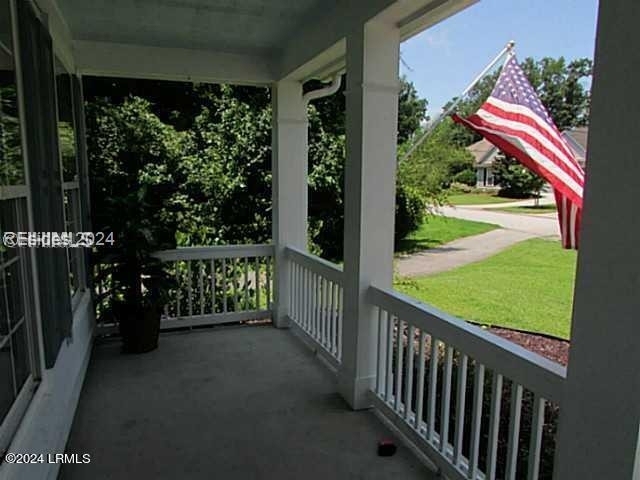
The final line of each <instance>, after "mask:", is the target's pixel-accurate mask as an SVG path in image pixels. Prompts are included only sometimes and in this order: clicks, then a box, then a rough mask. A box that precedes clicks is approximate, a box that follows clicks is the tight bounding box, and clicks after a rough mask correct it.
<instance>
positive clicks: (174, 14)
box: [59, 0, 338, 56]
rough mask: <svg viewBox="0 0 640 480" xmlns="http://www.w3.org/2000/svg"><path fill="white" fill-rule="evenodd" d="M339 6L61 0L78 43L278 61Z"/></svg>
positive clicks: (287, 0)
mask: <svg viewBox="0 0 640 480" xmlns="http://www.w3.org/2000/svg"><path fill="white" fill-rule="evenodd" d="M336 3H338V0H296V1H294V2H292V1H291V0H243V1H233V0H216V1H212V0H182V1H180V0H135V1H131V0H115V1H114V0H93V1H87V0H59V5H60V8H61V10H62V13H63V15H64V16H65V18H66V19H67V22H68V24H69V28H70V29H71V32H72V35H73V38H74V39H77V40H89V41H98V42H113V43H125V44H136V45H146V46H154V47H173V48H185V49H196V50H215V51H222V52H227V53H237V54H248V55H266V56H274V55H275V54H276V52H277V51H279V50H281V49H282V47H283V45H284V41H285V39H287V38H288V37H289V36H290V35H291V34H292V33H293V31H292V29H293V28H294V27H295V26H296V25H300V24H304V23H307V22H310V21H311V20H312V19H313V18H314V16H317V15H318V14H319V13H320V12H319V9H320V8H321V9H323V10H325V9H332V8H333V7H334V6H335V4H336Z"/></svg>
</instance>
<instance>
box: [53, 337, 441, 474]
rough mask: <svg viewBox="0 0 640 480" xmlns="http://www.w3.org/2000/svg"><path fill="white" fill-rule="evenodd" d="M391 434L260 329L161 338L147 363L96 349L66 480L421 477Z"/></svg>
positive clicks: (296, 349)
mask: <svg viewBox="0 0 640 480" xmlns="http://www.w3.org/2000/svg"><path fill="white" fill-rule="evenodd" d="M388 436H390V435H389V432H388V431H387V430H386V428H385V427H384V426H383V425H382V424H381V423H380V422H379V421H378V419H377V418H375V416H374V414H373V413H372V412H370V411H365V412H353V411H351V410H350V409H349V408H348V407H347V405H346V403H344V401H343V400H342V399H341V398H340V397H339V396H338V394H337V393H336V388H335V385H334V380H333V377H332V375H331V374H330V373H329V372H328V371H327V370H325V369H324V367H323V366H322V365H321V364H319V362H318V361H317V359H316V358H315V357H314V356H313V355H312V354H311V352H309V351H308V350H306V349H305V347H303V345H302V344H301V343H300V342H299V341H298V340H297V339H296V338H295V337H294V336H293V335H292V334H291V333H289V332H288V331H286V330H277V329H275V328H273V327H271V326H270V325H266V326H252V327H242V326H239V327H218V328H215V329H207V330H196V331H193V332H180V333H168V334H163V335H162V336H161V338H160V348H159V349H158V350H157V351H155V352H152V353H150V354H146V355H141V356H129V355H121V354H120V345H119V343H107V344H102V345H96V346H95V348H94V351H93V357H92V359H91V363H90V365H89V370H88V372H87V378H86V380H85V384H84V388H83V391H82V395H81V397H80V404H79V406H78V411H77V413H76V417H75V420H74V424H73V428H72V432H71V436H70V439H69V443H68V446H67V452H68V453H80V454H81V453H89V454H91V463H90V464H88V465H65V466H64V467H63V469H62V470H61V475H60V478H61V479H63V480H76V479H91V480H99V479H107V478H108V479H134V478H135V479H171V480H174V479H200V478H202V479H212V478H219V479H225V480H229V479H242V480H245V479H271V478H278V479H296V480H297V479H332V480H334V479H354V478H361V479H367V480H369V479H395V478H402V479H412V478H415V479H418V478H421V479H425V478H427V479H430V478H435V475H433V474H431V473H430V472H429V471H428V470H427V469H426V468H425V467H423V466H422V464H420V463H419V461H418V460H417V459H416V458H415V457H414V456H413V455H412V454H411V452H409V451H408V450H407V449H406V448H404V447H402V446H400V447H399V450H398V452H397V453H396V455H395V456H393V457H378V456H377V455H376V444H377V441H378V439H380V438H382V437H388Z"/></svg>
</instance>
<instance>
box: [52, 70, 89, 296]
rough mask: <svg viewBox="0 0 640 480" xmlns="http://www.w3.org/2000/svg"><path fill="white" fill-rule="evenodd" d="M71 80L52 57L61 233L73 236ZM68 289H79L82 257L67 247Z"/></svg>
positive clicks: (75, 190)
mask: <svg viewBox="0 0 640 480" xmlns="http://www.w3.org/2000/svg"><path fill="white" fill-rule="evenodd" d="M71 82H72V79H71V75H69V73H68V72H67V70H66V69H65V67H64V65H62V63H61V62H60V60H59V59H57V58H56V95H57V104H58V145H59V148H60V162H61V165H62V179H63V184H62V187H63V190H64V215H65V230H66V231H67V232H71V233H74V234H75V233H76V232H78V231H80V230H81V228H80V227H81V225H80V218H81V216H80V194H79V191H80V185H79V181H78V161H77V154H76V138H75V136H76V129H75V125H76V124H75V119H74V114H73V112H74V108H73V96H72V83H71ZM67 257H68V259H69V289H70V291H71V295H72V296H74V295H75V293H76V292H78V291H79V290H81V289H82V288H83V286H84V285H83V282H82V278H83V275H82V268H83V259H84V255H83V254H82V251H81V249H79V248H68V249H67Z"/></svg>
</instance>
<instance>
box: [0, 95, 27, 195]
mask: <svg viewBox="0 0 640 480" xmlns="http://www.w3.org/2000/svg"><path fill="white" fill-rule="evenodd" d="M24 182H25V176H24V166H23V162H22V146H21V143H20V121H19V119H18V104H17V96H16V88H15V85H13V84H10V85H6V86H0V185H20V184H24Z"/></svg>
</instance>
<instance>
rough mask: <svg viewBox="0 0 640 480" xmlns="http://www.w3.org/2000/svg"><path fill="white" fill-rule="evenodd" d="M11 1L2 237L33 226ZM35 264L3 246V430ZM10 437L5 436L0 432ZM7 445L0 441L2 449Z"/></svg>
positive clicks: (1, 50)
mask: <svg viewBox="0 0 640 480" xmlns="http://www.w3.org/2000/svg"><path fill="white" fill-rule="evenodd" d="M15 61H16V59H15V58H14V49H13V41H12V31H11V11H10V5H9V0H0V235H2V234H3V233H4V232H17V231H25V230H27V226H28V217H27V195H28V190H27V186H26V184H25V183H26V182H25V169H24V160H23V154H22V144H21V136H20V135H21V132H20V115H19V107H18V105H19V104H18V92H17V84H16V75H15V68H14V65H15ZM31 282H32V278H31V266H30V262H29V255H28V253H27V251H26V250H23V249H15V248H14V249H10V248H7V247H5V246H4V245H0V433H3V434H4V433H6V432H4V431H3V429H5V425H4V424H3V423H2V422H3V421H4V420H5V418H6V416H7V415H8V414H9V412H12V415H14V414H15V412H16V409H21V408H23V407H22V406H20V405H18V406H16V399H17V398H18V397H19V395H20V393H21V391H22V390H23V387H24V385H25V383H26V382H27V380H28V379H29V378H30V377H31V373H32V367H31V358H32V347H31V345H32V342H31V340H30V338H31V337H30V334H29V325H28V322H29V321H30V319H31V310H30V304H29V300H28V298H29V292H30V290H29V289H30V285H31ZM0 437H1V438H5V437H6V435H2V436H0ZM4 447H5V445H0V449H2V448H4Z"/></svg>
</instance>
